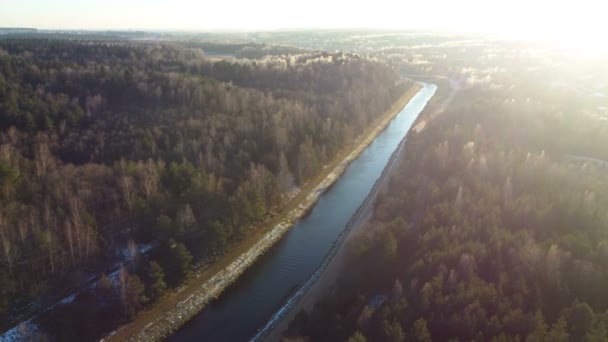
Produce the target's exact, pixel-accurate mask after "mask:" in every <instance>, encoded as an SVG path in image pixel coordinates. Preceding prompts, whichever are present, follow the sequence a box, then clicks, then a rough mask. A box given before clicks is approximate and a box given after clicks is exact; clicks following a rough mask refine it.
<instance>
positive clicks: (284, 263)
mask: <svg viewBox="0 0 608 342" xmlns="http://www.w3.org/2000/svg"><path fill="white" fill-rule="evenodd" d="M436 89H437V87H436V86H435V85H432V84H424V87H423V88H422V89H421V90H420V91H419V92H418V93H417V94H416V95H415V96H414V97H413V98H412V99H411V100H410V102H409V103H408V104H407V105H406V106H405V107H404V108H403V109H402V110H401V111H400V113H399V114H398V115H397V116H396V117H395V118H394V119H393V120H392V121H391V123H390V124H389V125H388V127H387V128H386V129H385V130H384V131H382V132H381V133H380V134H379V135H378V136H377V137H376V139H374V141H373V142H372V143H371V144H370V145H369V146H368V147H367V148H366V149H365V150H364V151H363V152H362V153H361V155H360V156H359V158H357V159H356V160H354V161H353V162H352V163H351V164H350V165H349V166H348V167H347V169H346V170H345V172H344V173H343V174H342V176H341V177H340V179H338V180H337V181H336V183H335V184H334V185H333V186H332V187H331V188H330V189H329V190H327V191H326V192H325V193H324V194H323V195H322V196H321V197H320V198H319V201H318V202H317V203H316V204H315V205H314V207H313V208H312V210H311V211H310V213H309V214H308V215H307V216H305V217H304V218H302V219H301V220H300V221H298V222H297V223H296V224H295V225H294V226H293V227H292V228H291V230H290V231H289V232H288V233H286V234H285V236H284V237H283V238H282V239H281V240H280V241H279V242H278V243H277V244H276V245H275V246H273V247H272V248H271V249H270V250H268V252H267V253H266V254H265V255H263V256H261V257H260V258H259V259H258V260H257V261H256V262H255V264H254V265H253V266H252V267H250V268H249V269H248V270H247V271H245V272H244V273H243V274H242V275H241V277H240V278H239V280H238V281H237V282H235V283H234V284H233V285H231V286H230V287H229V288H228V289H226V291H224V293H222V295H221V296H220V297H219V298H218V299H217V300H215V301H214V302H213V303H211V304H209V305H208V306H207V307H206V308H205V309H204V310H203V311H201V313H199V314H198V315H196V316H195V317H194V318H193V319H192V320H190V321H189V322H188V323H187V324H186V325H184V326H183V327H182V328H181V329H180V330H178V331H177V332H176V333H175V334H174V335H173V336H171V337H170V338H169V339H168V341H172V342H182V341H247V340H250V339H252V338H253V337H254V336H256V334H257V333H258V332H259V331H260V330H261V329H262V328H264V327H265V326H266V325H267V323H268V322H269V320H274V319H277V318H278V316H280V314H281V313H284V312H285V311H286V310H288V308H289V305H286V304H287V303H288V302H289V301H290V299H291V298H292V297H294V296H295V297H297V295H298V294H299V292H300V289H301V287H302V286H303V285H304V284H305V283H306V282H307V281H309V280H311V279H313V280H314V278H311V277H312V276H313V275H314V274H315V272H316V271H317V270H318V269H319V267H320V266H321V265H322V263H323V262H324V260H325V257H326V256H327V255H328V253H329V252H330V251H331V250H332V246H333V245H334V243H336V241H337V240H338V238H339V237H340V233H342V231H343V230H344V228H345V227H346V224H347V223H348V221H349V219H350V218H351V216H353V214H354V213H355V211H356V210H357V208H358V207H359V206H360V205H361V204H362V203H363V201H364V199H365V197H366V196H367V194H368V193H369V192H370V190H371V189H372V187H373V186H374V183H375V182H376V180H377V179H378V178H379V177H380V175H381V174H382V170H384V167H385V166H386V165H387V163H388V161H389V159H390V157H391V155H392V153H393V151H395V149H396V148H397V147H398V146H399V143H400V142H401V140H402V139H403V138H404V137H405V135H406V134H407V132H408V131H409V130H410V128H411V126H412V124H413V123H414V121H415V120H416V118H417V117H418V114H420V112H422V110H423V109H424V107H425V106H426V104H427V102H428V101H429V100H430V99H431V97H432V96H433V94H434V93H435V90H436ZM311 281H312V280H311Z"/></svg>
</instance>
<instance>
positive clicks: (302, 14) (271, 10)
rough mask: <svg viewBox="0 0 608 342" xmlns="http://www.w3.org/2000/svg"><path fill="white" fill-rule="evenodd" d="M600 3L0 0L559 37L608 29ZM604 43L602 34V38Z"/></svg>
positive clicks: (82, 10) (32, 5)
mask: <svg viewBox="0 0 608 342" xmlns="http://www.w3.org/2000/svg"><path fill="white" fill-rule="evenodd" d="M604 3H605V1H601V0H599V1H598V0H578V1H565V0H553V1H551V0H510V1H494V0H418V1H411V0H401V1H394V0H393V1H389V0H359V1H358V0H350V1H331V0H308V1H289V0H213V1H209V0H199V1H196V0H170V1H159V0H0V27H35V28H39V29H104V30H105V29H157V30H194V31H205V30H275V29H300V28H332V29H340V28H378V29H434V30H456V31H463V32H470V31H476V32H490V33H499V34H502V35H508V36H516V37H550V38H553V39H558V40H560V39H561V40H568V41H573V40H578V39H580V36H581V34H582V35H584V36H586V37H588V38H584V39H583V40H585V39H592V38H601V36H603V35H604V33H605V32H608V25H607V22H608V20H606V13H608V11H606V10H607V8H606V5H605V4H604ZM602 41H603V39H602Z"/></svg>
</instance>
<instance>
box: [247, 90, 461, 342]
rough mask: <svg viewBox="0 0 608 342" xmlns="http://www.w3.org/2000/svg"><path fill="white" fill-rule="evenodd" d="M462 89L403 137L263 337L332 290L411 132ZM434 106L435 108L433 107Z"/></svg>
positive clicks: (273, 336)
mask: <svg viewBox="0 0 608 342" xmlns="http://www.w3.org/2000/svg"><path fill="white" fill-rule="evenodd" d="M460 89H461V87H460V86H459V85H458V84H457V83H453V82H451V84H450V90H451V91H450V93H449V95H448V96H446V97H445V99H443V96H440V97H439V98H438V99H436V101H440V103H441V104H440V105H431V108H428V107H427V108H426V109H425V110H424V111H423V112H422V113H420V115H419V116H418V118H417V119H416V121H415V122H414V124H413V125H412V128H411V130H410V132H408V133H407V134H406V135H405V136H404V137H403V139H402V140H401V141H400V143H399V146H398V147H397V149H395V151H394V152H393V154H392V155H391V158H390V160H389V162H388V163H387V165H386V167H385V169H384V170H383V171H382V174H381V176H380V178H378V180H377V181H376V183H375V184H374V187H373V188H372V190H371V191H370V192H369V194H368V195H367V197H366V198H365V200H364V201H363V203H362V204H361V207H360V208H359V209H358V210H357V212H356V213H355V214H354V215H353V216H352V218H351V220H350V221H349V222H348V224H347V226H346V228H345V230H344V236H343V238H342V239H341V240H339V241H338V242H339V243H338V244H336V246H335V247H334V250H332V251H331V252H330V253H329V254H328V256H327V257H326V260H327V261H325V262H324V263H323V264H322V265H321V267H320V270H319V271H318V272H320V275H319V276H318V277H317V278H316V279H315V280H314V282H312V283H311V285H310V287H308V288H307V289H305V292H304V294H303V295H302V297H300V299H299V300H297V302H295V303H294V304H293V305H292V306H291V307H290V309H289V312H288V313H287V314H285V316H284V317H282V318H281V319H280V320H279V321H278V322H276V323H274V325H273V326H272V327H271V329H270V330H269V331H268V333H266V334H263V335H261V336H257V337H258V339H260V340H262V339H263V340H265V341H280V340H281V338H282V334H283V333H284V332H285V331H286V330H287V328H288V326H289V323H290V322H291V321H292V320H293V319H294V318H295V316H296V315H297V314H298V313H299V312H300V311H302V310H305V311H308V312H310V311H311V310H312V309H313V307H314V305H315V304H316V302H317V301H318V300H319V299H320V298H321V297H322V296H323V295H325V294H327V293H329V292H330V291H331V287H332V285H334V284H335V283H336V281H337V279H338V277H339V276H340V274H341V272H342V270H343V268H344V265H345V262H346V259H347V257H348V250H349V244H350V243H352V242H353V241H354V240H356V237H357V235H358V234H360V233H362V231H361V229H360V228H361V227H362V226H364V225H365V224H366V223H368V222H369V220H370V219H371V217H372V214H373V204H374V201H375V199H376V197H377V195H378V193H380V192H381V191H383V190H385V189H386V187H387V186H388V182H389V180H390V178H391V174H392V173H393V170H394V168H395V166H396V165H399V163H400V161H401V160H402V158H403V154H402V150H403V146H404V145H405V143H406V141H407V137H408V136H409V135H410V134H411V132H412V131H413V132H415V133H416V134H417V133H419V132H420V131H422V130H423V129H424V127H425V125H426V123H427V121H432V120H433V119H435V118H436V117H437V116H438V115H439V114H441V113H442V112H443V111H444V110H445V109H446V108H447V106H448V105H449V104H450V103H451V102H452V100H453V99H454V97H455V96H456V93H457V92H458V91H459V90H460ZM433 107H434V108H433Z"/></svg>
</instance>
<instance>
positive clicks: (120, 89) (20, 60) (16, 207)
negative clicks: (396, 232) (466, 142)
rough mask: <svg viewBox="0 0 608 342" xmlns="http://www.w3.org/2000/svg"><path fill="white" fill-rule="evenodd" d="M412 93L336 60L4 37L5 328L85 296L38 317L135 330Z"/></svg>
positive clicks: (75, 331)
mask: <svg viewBox="0 0 608 342" xmlns="http://www.w3.org/2000/svg"><path fill="white" fill-rule="evenodd" d="M206 49H215V51H216V52H215V54H222V53H227V54H235V51H238V53H237V55H238V56H237V57H244V56H246V57H256V58H257V59H247V58H240V59H235V58H226V59H221V58H210V57H209V56H207V55H206V53H205V50H206ZM289 53H291V54H289ZM410 86H411V82H409V81H404V80H400V79H399V75H398V73H396V72H395V68H394V66H392V65H389V64H387V63H385V62H382V61H379V60H372V59H365V58H362V57H360V56H359V55H357V54H349V53H341V52H336V53H326V52H314V51H308V50H306V51H305V50H300V49H294V48H279V47H273V48H270V47H267V46H258V45H247V46H237V47H227V48H225V50H222V47H221V46H217V45H214V44H207V45H205V44H200V43H196V42H189V43H184V42H176V41H171V42H165V43H155V42H136V41H132V42H127V41H110V40H105V41H104V40H94V41H93V40H78V39H71V40H59V39H3V40H0V189H1V196H0V252H1V253H0V255H1V257H0V260H1V261H2V262H1V263H0V322H2V324H1V326H3V327H5V328H6V327H9V326H10V324H11V323H13V322H15V321H16V320H17V319H19V317H23V315H24V312H25V313H27V312H35V311H36V310H37V309H38V308H41V307H44V306H45V305H47V303H51V302H52V299H53V298H61V296H62V295H65V294H69V293H70V291H73V290H75V289H77V288H81V287H83V286H84V290H83V291H80V295H79V296H78V298H77V300H75V301H73V302H68V303H63V304H60V305H59V307H56V308H55V309H54V310H53V314H46V315H42V317H41V319H40V321H41V323H42V326H43V327H53V329H52V331H50V332H48V334H49V336H48V337H50V338H51V339H58V340H70V339H74V338H76V337H77V338H78V339H79V340H91V339H95V338H98V337H99V336H100V335H101V334H103V333H104V332H107V331H108V330H109V329H112V328H113V327H115V326H116V325H117V324H120V323H124V322H126V321H128V320H130V319H132V318H133V317H135V315H136V314H137V312H138V311H139V310H141V309H142V308H144V307H145V306H146V305H150V304H151V303H154V302H155V301H156V300H158V298H160V297H161V296H163V294H164V293H165V292H166V291H167V289H169V288H175V287H177V286H179V284H180V283H181V282H182V281H183V280H184V279H185V278H186V277H187V276H188V274H189V273H190V272H191V270H192V267H193V265H196V264H200V263H207V262H210V261H212V260H213V259H214V258H216V257H217V256H219V255H222V254H223V253H225V252H226V250H227V249H228V248H230V246H231V245H233V244H234V243H235V242H237V241H239V240H241V239H243V238H245V237H247V236H248V235H249V234H250V233H251V232H252V231H253V230H254V229H256V228H258V227H259V226H260V225H261V224H262V223H263V222H264V221H265V220H266V219H268V218H269V217H270V216H271V215H272V214H273V213H275V212H276V211H277V210H278V209H280V207H281V205H282V203H283V202H284V200H285V196H287V194H288V193H289V192H293V191H294V190H295V191H297V190H298V189H299V188H301V187H302V186H303V185H304V184H306V182H307V181H308V180H310V179H311V178H312V177H314V176H315V175H317V174H318V173H319V172H320V170H321V169H322V168H323V166H324V165H325V164H327V163H328V162H330V161H331V160H332V159H333V158H335V157H336V155H337V153H338V152H339V151H340V150H341V149H344V148H345V147H347V146H348V145H349V144H351V143H352V142H353V140H354V139H355V138H357V137H358V136H359V135H360V134H361V133H362V132H363V131H364V130H365V129H366V128H368V127H369V125H370V124H371V123H373V122H374V121H375V119H377V118H378V117H379V116H380V115H381V114H382V113H384V112H385V111H386V110H387V109H388V108H389V107H390V106H391V105H393V103H394V102H395V101H396V100H397V99H398V98H399V97H401V96H402V95H403V94H404V92H405V91H406V90H407V89H408V88H409V87H410ZM100 274H102V276H101V277H100V278H99V279H98V278H97V275H100ZM91 281H93V282H94V283H95V284H94V286H89V284H90V283H91ZM93 308H94V309H93ZM66 325H69V326H70V327H71V328H70V329H67V328H66V329H63V328H62V327H67V326H66Z"/></svg>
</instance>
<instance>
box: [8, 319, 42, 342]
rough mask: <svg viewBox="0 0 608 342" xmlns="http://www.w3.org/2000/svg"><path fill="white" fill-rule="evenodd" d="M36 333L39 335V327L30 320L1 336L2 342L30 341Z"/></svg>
mask: <svg viewBox="0 0 608 342" xmlns="http://www.w3.org/2000/svg"><path fill="white" fill-rule="evenodd" d="M36 333H38V326H37V325H36V324H35V323H33V322H32V320H31V319H30V320H27V321H25V322H22V323H20V324H19V325H17V326H15V327H13V328H12V329H10V330H8V331H6V332H4V333H3V334H2V335H0V342H17V341H29V340H32V338H33V337H34V335H35V334H36Z"/></svg>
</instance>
